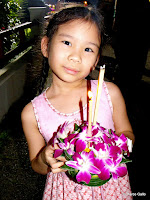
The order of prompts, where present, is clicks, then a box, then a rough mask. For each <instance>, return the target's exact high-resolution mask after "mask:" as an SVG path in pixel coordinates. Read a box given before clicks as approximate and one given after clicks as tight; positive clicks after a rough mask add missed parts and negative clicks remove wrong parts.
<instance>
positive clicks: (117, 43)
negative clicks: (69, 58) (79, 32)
mask: <svg viewBox="0 0 150 200" xmlns="http://www.w3.org/2000/svg"><path fill="white" fill-rule="evenodd" d="M68 2H80V3H82V4H83V5H84V6H87V5H92V6H95V7H97V9H98V10H99V12H102V14H103V16H104V26H105V33H104V38H103V39H104V41H103V46H102V52H101V59H100V61H99V63H98V66H97V67H96V70H95V71H94V72H92V73H91V74H90V75H89V77H87V78H90V79H97V78H98V73H99V66H100V65H103V64H105V65H106V73H105V79H106V80H107V81H112V82H114V83H115V84H117V85H118V86H119V88H120V89H121V91H122V94H123V96H124V98H125V102H126V106H127V112H128V116H129V119H130V122H131V125H132V127H133V130H134V134H135V137H136V141H135V145H134V148H133V152H132V153H131V156H130V159H132V163H129V164H128V165H127V166H128V170H129V177H130V182H131V188H132V192H133V193H134V194H136V195H134V199H150V192H149V188H148V183H147V182H148V180H149V167H148V161H149V160H148V158H149V154H148V152H149V151H148V147H149V139H148V138H147V137H148V136H149V133H150V131H149V130H150V128H149V126H148V125H149V122H150V117H149V116H150V95H149V94H150V31H149V22H150V2H149V0H136V1H135V0H132V1H129V0H126V1H121V0H89V1H80V0H76V1H75V0H70V1H65V0H9V1H8V0H0V168H1V171H0V198H1V199H2V200H12V199H13V200H29V199H31V200H32V199H33V200H40V199H42V192H43V189H44V184H45V178H46V177H45V176H42V175H38V174H36V173H35V172H33V170H32V169H31V166H30V162H29V156H28V147H27V143H26V140H25V138H24V134H23V131H22V126H21V120H20V114H21V111H22V109H23V107H24V106H25V105H26V104H27V103H28V102H30V101H31V100H32V99H33V98H34V97H35V96H36V95H38V87H39V81H38V80H39V79H40V77H41V71H42V65H41V64H42V55H41V52H40V40H41V37H42V35H43V29H44V27H46V25H47V23H48V20H49V17H51V16H52V15H53V14H54V13H55V12H57V11H58V10H59V9H60V8H62V7H63V5H64V3H65V4H67V3H68ZM37 66H38V67H37ZM50 75H51V72H50ZM50 75H49V77H50ZM50 83H51V78H49V81H48V82H47V83H46V85H45V87H46V86H47V84H50ZM140 195H141V196H140Z"/></svg>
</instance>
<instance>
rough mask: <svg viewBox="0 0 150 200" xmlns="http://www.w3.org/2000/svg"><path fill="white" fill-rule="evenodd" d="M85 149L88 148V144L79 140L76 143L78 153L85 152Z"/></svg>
mask: <svg viewBox="0 0 150 200" xmlns="http://www.w3.org/2000/svg"><path fill="white" fill-rule="evenodd" d="M85 148H86V142H85V141H83V140H80V139H79V140H78V141H77V142H76V151H77V152H81V151H83V150H84V149H85Z"/></svg>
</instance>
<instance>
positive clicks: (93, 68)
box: [92, 55, 100, 70]
mask: <svg viewBox="0 0 150 200" xmlns="http://www.w3.org/2000/svg"><path fill="white" fill-rule="evenodd" d="M99 58H100V55H98V56H97V59H96V62H95V64H94V66H93V67H92V70H95V67H96V66H97V63H98V61H99Z"/></svg>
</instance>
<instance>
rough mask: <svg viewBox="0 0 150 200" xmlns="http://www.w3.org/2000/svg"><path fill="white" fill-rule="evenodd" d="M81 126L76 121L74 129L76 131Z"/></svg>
mask: <svg viewBox="0 0 150 200" xmlns="http://www.w3.org/2000/svg"><path fill="white" fill-rule="evenodd" d="M79 128H80V127H79V126H78V124H76V123H75V125H74V130H75V131H78V129H79Z"/></svg>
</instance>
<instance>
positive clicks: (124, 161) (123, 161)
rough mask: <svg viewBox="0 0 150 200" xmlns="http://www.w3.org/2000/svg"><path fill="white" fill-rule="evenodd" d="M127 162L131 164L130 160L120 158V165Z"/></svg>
mask: <svg viewBox="0 0 150 200" xmlns="http://www.w3.org/2000/svg"><path fill="white" fill-rule="evenodd" d="M129 162H132V160H129V159H126V158H122V161H121V162H120V163H129Z"/></svg>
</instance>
